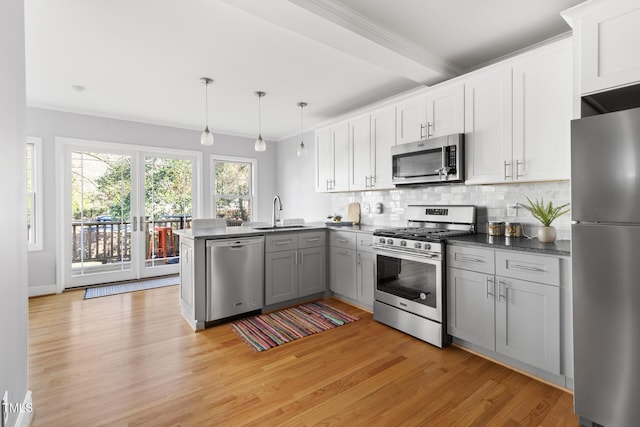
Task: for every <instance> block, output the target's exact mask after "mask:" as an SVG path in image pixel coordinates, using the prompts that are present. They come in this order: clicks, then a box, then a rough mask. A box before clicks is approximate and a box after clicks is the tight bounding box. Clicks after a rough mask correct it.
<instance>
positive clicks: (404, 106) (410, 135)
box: [396, 93, 427, 144]
mask: <svg viewBox="0 0 640 427" xmlns="http://www.w3.org/2000/svg"><path fill="white" fill-rule="evenodd" d="M396 132H397V133H396V144H405V143H407V142H414V141H420V140H421V139H425V138H426V137H427V99H426V96H425V95H424V93H420V94H418V95H414V96H412V97H411V98H409V99H407V100H405V101H402V102H400V103H399V104H397V105H396Z"/></svg>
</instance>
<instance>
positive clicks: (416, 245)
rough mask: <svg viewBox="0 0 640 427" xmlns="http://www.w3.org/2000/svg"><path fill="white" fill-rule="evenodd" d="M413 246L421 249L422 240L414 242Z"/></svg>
mask: <svg viewBox="0 0 640 427" xmlns="http://www.w3.org/2000/svg"><path fill="white" fill-rule="evenodd" d="M413 247H414V248H416V249H420V248H422V243H420V242H415V243H414V244H413Z"/></svg>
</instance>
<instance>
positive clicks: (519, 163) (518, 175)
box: [515, 160, 524, 179]
mask: <svg viewBox="0 0 640 427" xmlns="http://www.w3.org/2000/svg"><path fill="white" fill-rule="evenodd" d="M520 165H522V166H524V162H521V161H520V160H516V176H515V178H516V179H518V178H521V177H523V176H524V174H521V173H520Z"/></svg>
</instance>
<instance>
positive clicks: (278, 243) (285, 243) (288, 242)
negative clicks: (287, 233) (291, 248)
mask: <svg viewBox="0 0 640 427" xmlns="http://www.w3.org/2000/svg"><path fill="white" fill-rule="evenodd" d="M289 244H291V240H286V241H282V242H275V245H276V246H282V245H289Z"/></svg>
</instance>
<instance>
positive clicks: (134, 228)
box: [131, 216, 142, 233]
mask: <svg viewBox="0 0 640 427" xmlns="http://www.w3.org/2000/svg"><path fill="white" fill-rule="evenodd" d="M131 222H132V223H133V232H134V233H135V232H136V231H138V217H137V216H134V217H133V221H131ZM140 231H142V230H140Z"/></svg>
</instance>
